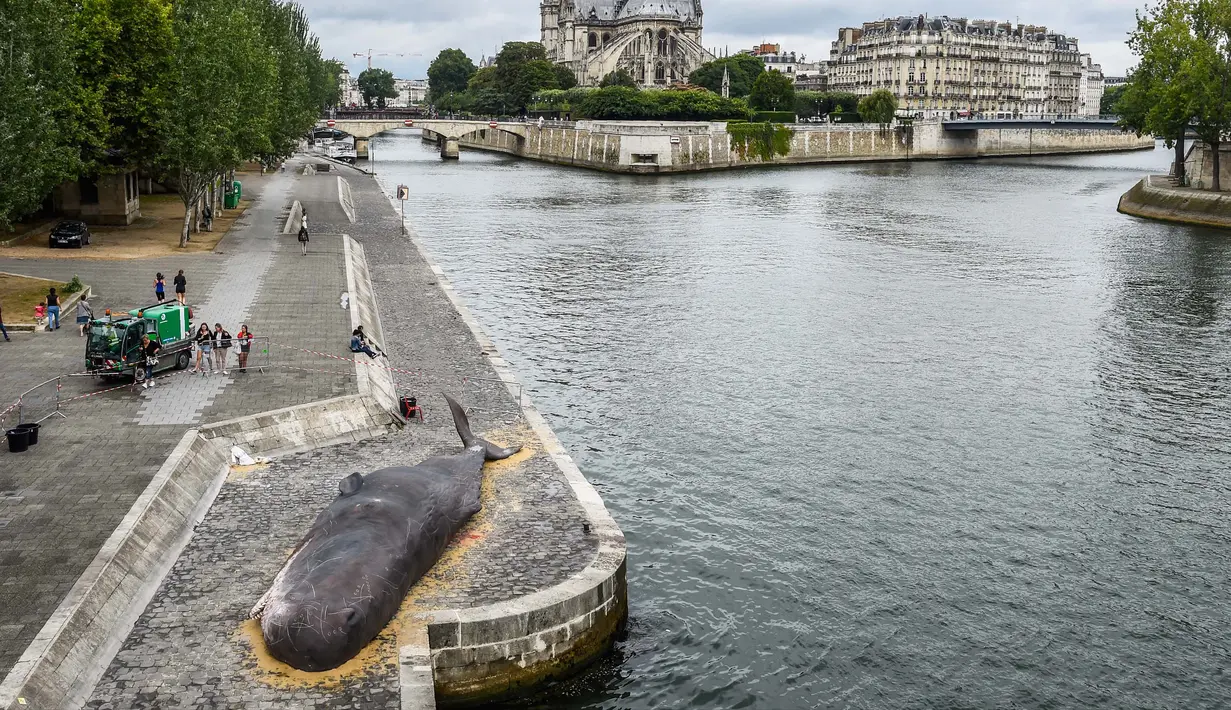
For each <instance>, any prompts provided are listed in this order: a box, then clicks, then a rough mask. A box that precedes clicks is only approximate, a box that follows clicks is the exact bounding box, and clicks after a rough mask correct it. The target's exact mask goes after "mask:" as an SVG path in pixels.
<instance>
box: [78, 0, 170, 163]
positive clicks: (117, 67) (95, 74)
mask: <svg viewBox="0 0 1231 710" xmlns="http://www.w3.org/2000/svg"><path fill="white" fill-rule="evenodd" d="M76 24H77V26H78V38H79V47H80V49H81V51H80V52H79V53H78V57H77V74H78V78H79V81H80V83H81V87H82V92H83V94H84V95H86V96H96V97H97V98H98V107H97V109H98V110H97V113H95V114H94V115H93V118H94V119H95V125H94V130H93V131H92V136H91V138H92V139H93V140H89V141H87V142H84V143H83V144H82V162H83V166H82V169H83V170H84V171H85V172H87V173H91V174H97V173H105V172H108V171H109V170H114V169H116V168H118V167H126V166H128V165H138V166H149V165H150V164H151V162H152V160H153V159H154V157H155V156H156V155H157V154H158V152H159V150H160V146H161V143H162V136H161V135H160V134H159V132H158V125H159V122H160V120H161V114H162V110H163V106H164V104H165V102H166V95H165V91H166V84H165V82H164V79H165V76H166V74H167V72H168V70H169V68H170V56H171V48H172V47H173V46H174V42H175V36H174V34H173V33H172V30H171V3H170V0H84V1H83V2H82V4H81V10H80V11H79V12H78V13H77V15H76ZM117 157H118V158H120V159H121V160H122V161H123V164H122V165H119V164H117V161H116V160H115V158H117Z"/></svg>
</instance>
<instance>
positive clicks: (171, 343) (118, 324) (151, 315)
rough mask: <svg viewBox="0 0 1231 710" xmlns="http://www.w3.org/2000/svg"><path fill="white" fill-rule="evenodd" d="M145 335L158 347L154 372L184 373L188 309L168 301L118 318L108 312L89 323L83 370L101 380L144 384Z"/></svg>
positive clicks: (188, 349)
mask: <svg viewBox="0 0 1231 710" xmlns="http://www.w3.org/2000/svg"><path fill="white" fill-rule="evenodd" d="M146 334H149V336H150V340H157V341H158V342H159V343H161V344H162V350H161V351H159V353H158V364H157V365H156V366H155V367H154V371H155V372H160V371H162V370H168V369H171V368H175V369H177V370H184V369H187V367H188V366H189V365H190V364H191V363H192V344H193V333H192V309H191V308H189V307H188V306H185V305H182V304H180V303H176V302H174V301H172V302H170V303H159V304H156V305H153V306H145V307H144V308H137V309H134V310H131V311H128V312H127V313H122V314H114V313H112V312H111V311H110V310H108V311H107V313H106V315H104V316H103V317H102V318H96V319H95V320H92V321H90V328H89V336H90V337H89V339H88V340H86V350H85V361H86V369H87V370H88V371H89V372H91V373H93V374H94V375H95V376H97V377H101V378H103V379H105V380H115V379H119V378H122V377H131V378H133V379H134V380H136V381H137V382H140V381H142V380H144V379H145V367H144V364H145V358H144V357H143V356H142V355H141V336H143V335H146Z"/></svg>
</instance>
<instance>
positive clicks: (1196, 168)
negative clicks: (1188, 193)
mask: <svg viewBox="0 0 1231 710" xmlns="http://www.w3.org/2000/svg"><path fill="white" fill-rule="evenodd" d="M1184 173H1185V174H1186V175H1187V176H1188V186H1189V187H1195V188H1196V189H1198V190H1209V189H1210V188H1212V187H1213V186H1214V151H1212V150H1210V147H1209V146H1208V145H1206V144H1205V143H1197V144H1196V145H1194V146H1193V147H1192V150H1190V151H1189V152H1188V159H1187V160H1185V161H1184ZM1218 179H1219V181H1220V182H1219V186H1220V187H1221V188H1222V189H1223V190H1231V145H1227V144H1226V143H1224V144H1223V145H1222V147H1221V148H1220V149H1219V151H1218Z"/></svg>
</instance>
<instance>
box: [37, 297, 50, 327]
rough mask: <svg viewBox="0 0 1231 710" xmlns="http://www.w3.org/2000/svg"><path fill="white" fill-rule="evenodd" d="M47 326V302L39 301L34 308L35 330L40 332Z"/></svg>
mask: <svg viewBox="0 0 1231 710" xmlns="http://www.w3.org/2000/svg"><path fill="white" fill-rule="evenodd" d="M45 325H47V302H46V301H39V302H38V305H37V306H35V307H34V329H35V330H38V329H39V328H42V327H43V326H45Z"/></svg>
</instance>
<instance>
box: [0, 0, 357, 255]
mask: <svg viewBox="0 0 1231 710" xmlns="http://www.w3.org/2000/svg"><path fill="white" fill-rule="evenodd" d="M339 71H340V64H337V63H329V62H325V61H324V60H323V59H322V58H321V56H320V48H319V46H318V44H317V40H316V38H315V37H314V36H313V35H312V34H311V32H310V30H309V28H308V21H307V18H306V16H305V15H304V13H303V10H302V9H301V8H300V7H299V6H298V5H296V4H294V3H291V2H287V1H286V0H0V106H3V107H4V111H5V120H4V121H0V139H3V141H4V142H3V145H6V146H9V147H10V149H8V150H4V151H0V226H5V225H7V224H8V223H9V222H10V221H11V220H13V219H15V218H20V217H22V216H24V215H26V214H28V213H30V212H31V211H32V210H34V209H36V208H37V207H38V206H39V204H40V203H42V201H43V200H44V198H45V197H46V196H47V195H48V193H49V192H50V191H51V190H52V189H53V188H54V187H55V186H56V185H57V184H59V183H61V182H63V181H66V180H73V179H76V178H78V177H96V176H98V175H99V174H101V173H105V172H109V171H112V170H126V169H130V168H133V167H138V168H141V169H143V170H145V171H147V172H153V173H157V174H160V175H165V176H167V177H169V178H170V181H169V182H170V183H171V184H174V185H178V187H179V190H180V197H181V199H182V200H183V201H184V204H185V205H186V210H185V219H184V230H183V232H182V234H181V240H180V241H181V244H182V243H184V242H186V240H187V236H188V227H189V224H190V222H191V221H192V218H193V216H194V212H195V210H196V208H197V206H198V205H200V204H201V203H202V201H203V199H204V198H205V197H206V196H207V194H208V193H210V191H211V186H213V185H215V184H216V183H217V180H218V179H219V178H220V177H221V176H222V175H224V174H225V173H227V172H229V171H231V170H234V169H235V168H236V167H238V166H239V165H240V164H241V163H242V162H244V161H246V160H264V161H269V160H272V159H275V158H277V157H281V156H285V155H289V154H290V152H291V150H292V149H293V148H294V146H295V144H296V142H297V141H298V140H299V138H300V137H301V136H302V135H303V134H304V132H306V131H307V130H308V129H309V128H311V126H312V124H313V123H314V122H315V121H316V119H317V118H318V117H319V115H320V114H319V111H320V110H321V108H322V107H323V106H326V105H328V104H330V103H335V102H336V101H337V92H338V89H337V74H338V72H339ZM13 146H22V149H21V150H14V149H12V147H13Z"/></svg>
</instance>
